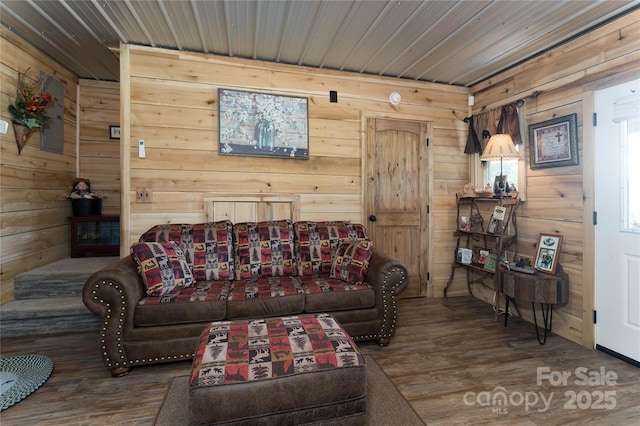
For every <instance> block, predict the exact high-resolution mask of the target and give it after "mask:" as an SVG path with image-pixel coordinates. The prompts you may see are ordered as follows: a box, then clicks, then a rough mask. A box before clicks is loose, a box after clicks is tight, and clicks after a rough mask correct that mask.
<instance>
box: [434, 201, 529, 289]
mask: <svg viewBox="0 0 640 426" xmlns="http://www.w3.org/2000/svg"><path fill="white" fill-rule="evenodd" d="M456 205H457V215H456V218H457V227H458V229H457V230H456V231H454V233H453V235H454V238H455V239H456V248H455V251H454V253H453V262H452V263H451V273H450V275H449V280H448V281H447V284H446V286H445V288H444V297H445V299H446V298H447V291H448V290H449V286H450V285H451V283H452V282H453V278H454V276H455V272H456V270H458V269H463V270H465V272H466V275H467V288H468V290H469V294H472V295H473V293H472V291H471V285H472V284H481V285H484V286H485V287H488V288H490V289H492V290H495V291H496V292H497V293H499V292H500V288H499V287H498V285H497V282H496V277H495V274H496V268H497V265H498V264H499V263H500V257H501V256H502V255H503V254H504V253H505V252H506V251H507V250H512V251H514V255H515V254H517V242H518V226H517V221H516V211H517V210H518V207H519V206H520V200H519V199H518V198H490V197H459V196H456ZM496 206H499V207H501V208H503V214H504V216H503V218H502V219H501V220H495V218H494V216H493V213H494V211H495V207H496ZM461 249H462V250H463V251H465V250H466V251H467V252H466V253H467V254H468V257H467V259H464V258H461V257H460V256H459V253H460V250H461ZM480 250H483V251H484V252H490V254H491V259H490V260H489V259H486V258H485V259H479V258H478V254H479V251H480ZM487 262H489V263H493V267H492V268H491V267H489V265H488V264H487ZM496 300H499V298H498V297H496Z"/></svg>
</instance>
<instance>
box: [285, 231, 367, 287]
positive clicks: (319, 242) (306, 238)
mask: <svg viewBox="0 0 640 426" xmlns="http://www.w3.org/2000/svg"><path fill="white" fill-rule="evenodd" d="M294 232H295V236H296V242H295V244H296V263H297V265H298V273H299V275H303V276H310V275H317V274H323V273H324V274H328V273H330V272H331V266H332V264H333V259H334V257H335V255H336V253H337V252H338V248H339V246H340V243H341V242H342V241H344V240H368V239H369V237H368V236H367V232H366V230H365V227H364V226H363V225H360V224H358V223H350V222H343V221H331V222H311V221H301V222H296V223H295V224H294Z"/></svg>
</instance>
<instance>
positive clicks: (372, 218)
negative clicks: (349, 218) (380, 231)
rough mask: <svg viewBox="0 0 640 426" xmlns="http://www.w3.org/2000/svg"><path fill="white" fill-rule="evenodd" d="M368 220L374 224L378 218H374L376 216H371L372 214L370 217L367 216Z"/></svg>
mask: <svg viewBox="0 0 640 426" xmlns="http://www.w3.org/2000/svg"><path fill="white" fill-rule="evenodd" d="M369 220H370V221H371V222H375V221H376V220H378V218H377V217H376V215H373V214H372V215H371V216H369Z"/></svg>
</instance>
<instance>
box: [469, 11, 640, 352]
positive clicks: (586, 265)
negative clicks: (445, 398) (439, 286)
mask: <svg viewBox="0 0 640 426" xmlns="http://www.w3.org/2000/svg"><path fill="white" fill-rule="evenodd" d="M638 77H640V11H638V12H635V13H633V14H630V15H628V16H626V17H624V18H622V19H619V20H617V21H615V22H613V23H611V24H609V25H606V26H604V27H602V28H600V29H598V30H596V31H594V32H593V33H590V34H588V35H586V36H583V37H581V38H579V39H577V40H575V41H573V42H571V43H567V44H565V45H563V46H561V47H559V48H557V49H554V50H553V51H550V52H548V53H547V54H545V55H543V56H542V57H539V58H537V59H535V60H533V61H529V62H527V63H524V64H522V65H520V66H518V67H516V68H515V69H513V70H510V71H509V72H506V73H503V74H500V75H497V76H495V77H493V78H491V79H490V80H488V81H486V82H483V83H481V84H478V85H476V86H474V87H472V88H471V91H472V92H473V94H474V95H475V100H476V108H477V111H479V110H481V109H482V108H483V107H485V108H493V107H495V105H497V104H500V103H501V102H504V100H509V101H513V100H516V99H525V101H526V104H525V110H526V114H525V115H526V124H527V125H529V124H533V123H538V122H541V121H544V120H548V119H550V118H554V117H560V116H564V115H568V114H573V113H576V114H577V115H578V149H579V162H580V164H579V165H577V166H571V167H557V168H546V169H539V170H531V169H530V168H529V152H528V146H526V145H527V144H528V143H525V148H527V151H526V152H525V158H526V175H527V201H526V202H525V203H524V204H523V205H522V206H521V208H520V210H519V213H518V230H519V234H520V235H519V242H520V243H519V245H518V248H519V252H520V253H521V254H523V255H528V256H529V257H533V254H534V252H535V245H536V242H537V236H538V233H540V232H545V233H560V234H562V235H563V236H564V242H563V246H562V253H561V255H560V263H561V264H562V265H563V267H564V270H565V272H567V273H568V274H569V277H570V297H569V303H568V304H567V305H566V306H564V307H562V308H560V309H558V310H556V312H554V319H553V328H554V332H557V333H558V334H561V335H562V336H564V337H566V338H568V339H571V340H573V341H575V342H577V343H580V344H583V345H585V346H587V347H592V346H593V339H594V335H593V324H592V320H591V318H592V312H593V309H594V303H593V300H594V294H593V293H594V276H593V262H594V258H593V252H592V251H593V244H594V241H593V226H592V224H591V212H592V211H593V195H594V194H593V187H592V183H593V170H594V164H593V126H592V125H591V114H590V112H589V107H588V105H591V104H592V99H593V92H592V90H593V88H594V87H598V86H601V87H604V86H606V85H612V84H614V83H615V82H621V81H627V80H630V79H632V78H638ZM583 111H584V112H583ZM585 114H586V116H585ZM526 140H527V141H528V135H527V138H526ZM457 288H460V287H457ZM492 297H493V295H492V294H488V293H485V294H483V298H484V299H485V300H487V301H490V300H491V298H492ZM520 308H521V310H523V311H524V312H523V314H524V316H525V317H526V318H528V319H530V320H532V314H531V311H530V307H528V306H524V305H522V306H520ZM523 308H524V309H523Z"/></svg>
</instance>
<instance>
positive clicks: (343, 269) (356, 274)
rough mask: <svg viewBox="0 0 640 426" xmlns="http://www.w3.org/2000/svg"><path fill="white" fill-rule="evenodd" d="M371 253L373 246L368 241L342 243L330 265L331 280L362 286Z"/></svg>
mask: <svg viewBox="0 0 640 426" xmlns="http://www.w3.org/2000/svg"><path fill="white" fill-rule="evenodd" d="M372 253H373V244H372V243H371V241H369V240H355V241H345V242H343V243H342V244H341V245H340V247H339V248H338V253H337V254H336V257H335V259H334V260H333V264H332V265H331V273H330V276H331V278H335V279H338V280H342V281H346V282H348V283H353V284H362V283H363V282H364V277H365V275H367V269H369V260H371V255H372Z"/></svg>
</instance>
